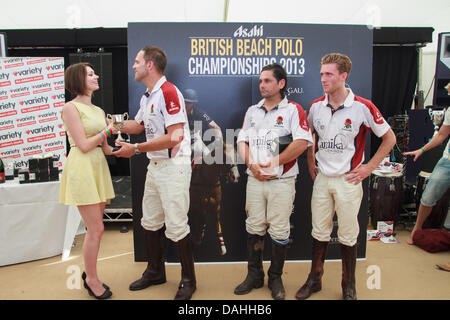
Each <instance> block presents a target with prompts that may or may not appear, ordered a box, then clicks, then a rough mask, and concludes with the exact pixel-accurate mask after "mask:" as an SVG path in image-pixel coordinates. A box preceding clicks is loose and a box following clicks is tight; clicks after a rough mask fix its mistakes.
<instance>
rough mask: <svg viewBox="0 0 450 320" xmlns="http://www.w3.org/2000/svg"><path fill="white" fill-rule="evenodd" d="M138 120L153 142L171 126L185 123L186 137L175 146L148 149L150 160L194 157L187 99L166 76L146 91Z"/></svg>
mask: <svg viewBox="0 0 450 320" xmlns="http://www.w3.org/2000/svg"><path fill="white" fill-rule="evenodd" d="M135 120H136V121H137V122H138V123H140V124H143V125H144V127H145V136H146V139H147V141H152V140H154V139H156V138H158V137H161V136H163V135H165V134H166V133H167V129H166V128H167V127H169V126H171V125H174V124H177V123H183V133H184V137H183V140H182V141H181V142H180V143H179V144H177V145H176V146H175V147H174V148H172V149H164V150H158V151H151V152H147V157H148V158H149V159H170V158H175V157H181V156H186V157H190V156H191V147H190V142H191V137H190V132H189V125H188V120H187V115H186V107H185V105H184V98H183V95H182V94H181V92H180V90H178V88H177V87H176V86H175V85H173V84H172V83H170V82H169V81H167V80H166V77H165V76H163V77H161V79H159V80H158V82H157V83H156V84H155V86H154V87H153V90H152V92H148V91H147V92H146V93H145V94H144V95H143V96H142V98H141V102H140V109H139V111H138V113H137V114H136V117H135Z"/></svg>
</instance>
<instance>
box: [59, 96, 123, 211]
mask: <svg viewBox="0 0 450 320" xmlns="http://www.w3.org/2000/svg"><path fill="white" fill-rule="evenodd" d="M72 103H73V104H74V105H75V107H76V108H77V109H78V112H79V114H80V118H81V123H82V125H83V128H84V132H85V134H86V138H89V137H92V136H94V135H96V134H98V133H99V132H100V131H101V130H103V129H105V128H106V124H105V112H104V111H103V110H102V109H100V108H99V107H97V106H88V105H85V104H83V103H79V102H74V101H72ZM66 132H67V135H68V138H69V143H70V152H69V156H68V157H67V160H66V163H65V165H64V169H63V172H62V177H61V186H60V191H59V202H60V203H63V204H66V205H75V206H76V205H88V204H96V203H100V202H106V201H107V200H108V199H112V198H114V197H115V194H114V188H113V185H112V181H111V173H110V172H109V167H108V163H107V162H106V158H105V155H104V154H103V151H102V148H99V147H96V148H94V149H92V150H91V151H89V152H86V153H83V152H81V150H80V149H78V148H77V147H76V145H75V142H74V141H73V139H72V136H71V135H70V133H69V131H68V130H67V127H66Z"/></svg>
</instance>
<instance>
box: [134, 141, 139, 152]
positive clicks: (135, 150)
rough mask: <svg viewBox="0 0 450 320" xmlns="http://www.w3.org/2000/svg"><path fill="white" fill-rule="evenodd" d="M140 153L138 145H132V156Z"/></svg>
mask: <svg viewBox="0 0 450 320" xmlns="http://www.w3.org/2000/svg"><path fill="white" fill-rule="evenodd" d="M140 153H141V152H140V151H139V148H138V144H137V143H135V144H134V154H140Z"/></svg>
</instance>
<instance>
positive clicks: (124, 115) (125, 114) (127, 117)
mask: <svg viewBox="0 0 450 320" xmlns="http://www.w3.org/2000/svg"><path fill="white" fill-rule="evenodd" d="M128 119H130V115H129V114H128V112H125V113H124V114H123V120H128Z"/></svg>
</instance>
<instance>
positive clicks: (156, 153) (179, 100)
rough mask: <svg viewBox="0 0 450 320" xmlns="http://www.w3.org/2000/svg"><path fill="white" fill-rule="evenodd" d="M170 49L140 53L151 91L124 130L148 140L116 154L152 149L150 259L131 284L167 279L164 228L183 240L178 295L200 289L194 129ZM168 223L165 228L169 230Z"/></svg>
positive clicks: (138, 71) (141, 76)
mask: <svg viewBox="0 0 450 320" xmlns="http://www.w3.org/2000/svg"><path fill="white" fill-rule="evenodd" d="M166 64H167V58H166V54H165V53H164V51H162V50H161V49H160V48H157V47H150V46H147V47H145V48H143V49H142V50H141V51H139V53H138V54H137V56H136V59H135V63H134V65H133V70H134V72H135V80H136V81H140V82H143V83H144V84H145V85H146V87H147V91H146V92H145V94H144V95H143V96H142V98H141V103H140V109H139V111H138V113H137V114H136V117H135V120H128V121H126V122H125V125H124V127H123V128H122V129H121V131H122V132H125V133H128V134H139V133H141V132H142V131H144V130H145V136H146V140H147V141H146V142H143V143H139V144H138V143H136V144H134V145H132V144H129V143H125V142H118V141H117V142H116V144H118V145H119V146H121V149H120V150H119V151H116V152H114V153H113V154H114V155H116V156H118V157H126V158H129V157H131V156H133V155H135V154H139V153H141V152H146V153H147V157H148V158H149V159H150V163H149V165H148V167H147V177H146V181H145V189H144V196H143V199H142V220H141V224H142V227H143V228H144V230H145V236H146V243H147V256H148V265H147V269H146V270H145V272H144V273H143V275H142V278H141V279H139V280H137V281H135V282H133V283H132V284H131V285H130V290H133V291H134V290H142V289H145V288H147V287H148V286H150V285H155V284H161V283H165V282H166V272H165V263H164V243H165V237H164V233H165V235H166V236H167V238H169V239H170V240H172V241H174V242H175V243H176V245H177V251H178V256H179V257H180V262H181V282H180V284H179V289H178V292H177V294H176V296H175V299H176V300H186V299H190V298H191V296H192V294H193V293H194V291H195V290H196V278H195V270H194V258H193V248H192V243H191V235H190V228H189V225H188V215H187V214H188V210H189V185H190V179H191V167H190V155H191V148H190V133H189V126H188V121H187V115H186V108H185V104H184V99H183V95H182V94H181V93H180V91H179V90H178V88H177V87H175V86H174V85H173V84H172V83H170V82H168V81H167V80H166V77H165V76H164V74H163V73H164V69H165V66H166ZM164 226H165V228H166V229H165V232H164Z"/></svg>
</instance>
